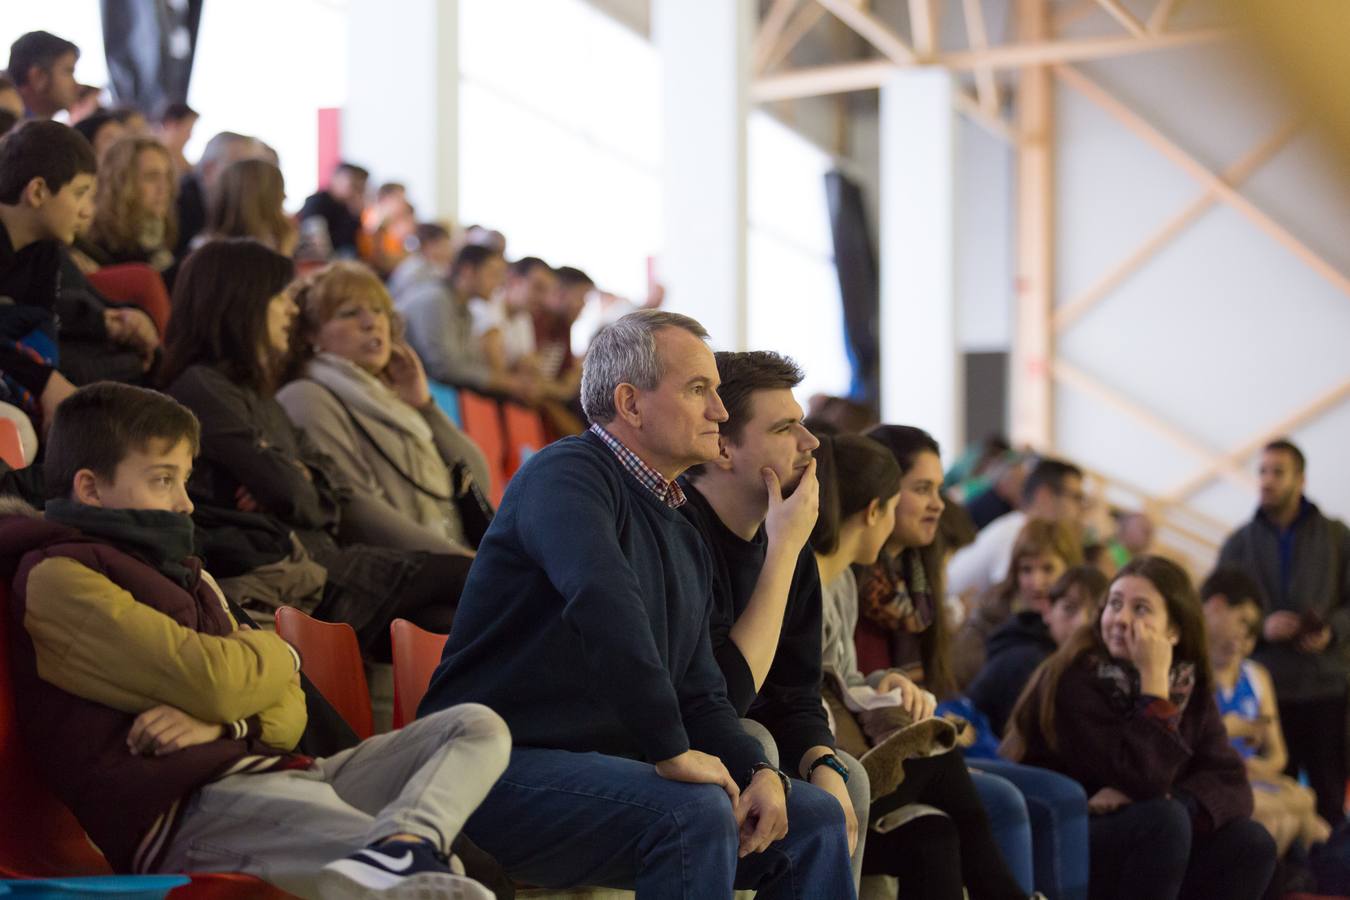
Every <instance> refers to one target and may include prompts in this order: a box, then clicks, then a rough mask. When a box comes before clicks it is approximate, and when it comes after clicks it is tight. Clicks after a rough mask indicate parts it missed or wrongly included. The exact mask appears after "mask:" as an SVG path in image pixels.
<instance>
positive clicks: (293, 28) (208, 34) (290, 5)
mask: <svg viewBox="0 0 1350 900" xmlns="http://www.w3.org/2000/svg"><path fill="white" fill-rule="evenodd" d="M147 2H148V0H147ZM261 22H266V23H267V25H266V27H260V26H259V23H261ZM36 30H43V31H50V32H52V33H53V34H58V35H60V36H61V37H63V38H66V39H67V40H70V41H74V42H75V43H76V44H77V45H79V48H80V60H79V62H78V63H77V64H76V66H75V77H76V79H78V80H79V81H80V83H81V84H92V85H95V86H97V87H106V86H107V84H108V64H107V61H106V60H105V58H104V55H103V22H102V18H101V16H100V14H99V3H98V0H42V2H40V3H36V2H28V3H23V2H18V0H3V14H2V15H0V67H3V66H4V65H6V64H7V63H8V61H9V45H10V44H11V43H13V41H14V39H15V38H17V37H18V36H19V35H21V34H24V33H26V32H29V31H36ZM346 97H347V13H346V10H345V9H344V8H342V7H341V6H339V5H336V4H334V3H332V2H325V0H285V2H276V0H230V2H228V3H218V2H213V3H206V4H204V6H203V8H202V21H201V27H200V29H199V32H198V39H197V56H196V59H195V60H194V62H193V71H192V81H191V83H190V86H189V88H188V102H189V103H190V104H191V105H192V107H193V108H194V109H196V110H197V111H198V112H199V113H201V119H200V120H198V122H197V127H196V129H195V130H194V132H193V136H192V141H191V142H190V143H189V144H188V147H187V156H188V158H189V159H196V158H197V156H198V155H200V153H201V151H202V148H203V147H204V146H205V145H206V142H207V141H208V140H209V139H210V138H211V136H212V135H213V134H215V133H216V132H219V131H238V132H241V133H243V134H251V135H256V136H258V137H260V138H262V139H263V140H264V141H266V142H267V143H268V144H270V145H271V146H272V147H273V148H274V149H275V150H276V151H277V154H278V155H279V156H280V157H281V170H282V172H283V174H284V175H285V176H286V189H287V192H288V195H289V196H288V197H287V200H286V206H287V207H288V208H289V209H291V210H296V209H299V207H300V204H301V203H302V202H303V201H304V199H305V195H307V194H309V193H310V192H312V191H313V190H314V189H315V186H316V184H317V182H318V111H319V109H320V108H322V107H339V106H341V105H342V104H343V102H344V101H345V100H346ZM151 112H153V110H151Z"/></svg>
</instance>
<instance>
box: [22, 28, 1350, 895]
mask: <svg viewBox="0 0 1350 900" xmlns="http://www.w3.org/2000/svg"><path fill="white" fill-rule="evenodd" d="M78 57H79V48H77V47H76V46H75V45H74V44H72V43H70V42H68V41H65V40H63V39H62V38H59V37H57V36H55V35H51V34H48V33H46V32H34V33H31V34H28V35H24V36H23V37H22V38H20V39H19V40H18V41H16V42H15V44H14V46H13V48H12V49H11V54H10V59H9V70H8V74H7V75H6V76H0V133H2V134H3V135H4V136H3V137H0V419H3V421H0V425H4V426H5V427H7V428H9V427H12V429H13V431H14V433H15V434H16V435H17V438H18V446H19V452H20V455H21V457H22V462H25V463H28V465H26V466H25V465H19V464H17V463H16V464H15V465H12V466H11V465H0V493H3V494H4V495H5V496H4V498H3V499H0V503H3V507H0V546H2V547H3V549H0V569H3V571H4V572H5V573H6V580H7V581H8V584H7V585H6V587H7V589H8V593H9V594H10V607H11V608H10V609H9V610H7V611H5V614H7V615H9V616H10V621H11V622H12V623H14V624H15V625H16V626H17V627H14V628H12V629H11V631H13V632H14V635H15V639H14V641H13V643H12V645H11V646H10V647H8V648H5V654H6V655H7V657H8V658H9V660H10V663H11V666H12V668H13V672H14V680H15V685H16V692H17V695H18V696H17V708H18V711H19V715H20V717H21V721H22V723H23V726H24V727H23V734H24V739H25V741H26V742H27V746H28V751H29V753H30V754H31V755H32V757H33V759H34V760H35V762H36V764H37V765H38V767H39V770H40V771H41V772H42V774H43V776H44V777H45V778H46V779H47V782H48V786H49V787H50V788H51V789H52V791H53V792H54V793H55V794H56V795H57V796H58V797H59V798H60V799H61V800H62V801H63V802H65V803H66V804H67V805H69V806H70V807H71V809H72V811H73V812H74V813H75V815H76V817H77V818H78V819H79V821H80V823H81V825H82V826H83V827H84V828H85V829H86V831H87V832H88V833H89V835H90V837H91V839H92V840H93V841H94V842H95V844H96V845H97V846H98V847H99V849H100V850H101V851H102V852H103V853H104V855H105V856H106V857H107V859H108V861H109V863H110V864H111V865H112V866H113V867H114V869H116V870H117V871H119V872H155V871H177V870H183V869H187V868H196V869H203V868H205V869H223V870H230V871H243V872H246V873H249V874H254V875H258V876H259V877H262V878H264V879H266V880H269V881H271V882H273V883H275V884H276V885H278V886H280V887H282V888H284V889H285V890H288V891H291V892H293V893H296V894H299V895H302V896H372V897H373V896H398V895H399V894H397V891H398V890H402V888H403V887H416V888H418V889H422V888H426V889H428V890H433V891H436V890H439V891H442V893H443V895H445V896H456V897H460V896H462V897H490V896H494V894H495V895H496V896H503V895H505V894H509V893H510V891H511V890H512V888H511V886H510V883H509V882H508V881H507V880H505V878H504V877H501V873H502V872H504V873H505V874H506V875H509V876H510V878H512V879H515V880H516V881H518V882H524V883H530V884H534V885H540V886H545V887H559V888H562V887H570V886H579V885H607V886H617V887H627V888H635V889H636V890H637V892H638V895H639V896H640V897H664V896H681V897H689V896H700V897H702V896H719V897H721V896H730V892H731V890H732V888H733V887H735V888H751V889H755V890H757V891H758V893H759V895H760V896H763V897H766V898H772V897H784V898H786V897H794V898H796V897H809V898H824V897H831V898H836V897H838V898H845V897H851V896H854V895H855V894H856V893H857V892H858V891H859V890H860V888H861V889H862V890H863V892H864V894H869V893H870V894H871V895H873V896H881V895H884V894H885V892H886V891H890V896H896V892H898V896H899V897H901V898H924V900H928V898H933V900H958V898H961V897H962V896H963V892H964V896H968V897H970V898H972V900H1003V898H1027V897H1031V896H1048V897H1052V898H1086V897H1089V896H1091V897H1093V898H1099V897H1122V898H1124V897H1145V896H1146V897H1150V898H1171V897H1187V898H1198V897H1219V896H1221V897H1226V898H1239V900H1241V898H1250V900H1257V898H1260V897H1263V896H1269V895H1268V894H1267V893H1266V892H1267V890H1268V886H1269V890H1270V891H1278V890H1281V889H1282V888H1283V887H1291V888H1292V887H1298V886H1306V884H1305V883H1306V881H1307V879H1308V878H1309V877H1310V875H1309V872H1310V871H1311V869H1310V867H1309V865H1308V861H1309V859H1310V854H1314V853H1315V852H1316V850H1317V848H1318V847H1321V846H1323V845H1324V844H1325V842H1327V841H1328V840H1329V839H1330V840H1332V841H1334V840H1335V838H1334V837H1333V836H1332V835H1333V829H1334V828H1335V827H1336V826H1339V825H1341V824H1342V822H1343V821H1344V798H1345V783H1346V761H1345V754H1346V746H1345V725H1346V716H1347V709H1346V705H1347V701H1346V684H1347V674H1348V673H1350V666H1348V665H1347V663H1346V662H1345V660H1346V658H1347V655H1346V653H1345V649H1346V648H1347V647H1350V530H1347V528H1346V526H1345V525H1344V524H1342V523H1341V522H1339V521H1337V520H1334V519H1331V518H1328V517H1326V516H1324V515H1323V514H1322V513H1321V512H1320V511H1319V510H1318V509H1317V507H1316V506H1315V505H1314V504H1313V503H1312V502H1311V501H1310V500H1308V499H1307V498H1306V497H1305V495H1304V474H1305V467H1306V461H1305V459H1304V457H1303V454H1302V453H1301V451H1300V450H1299V449H1298V448H1297V447H1296V446H1295V445H1294V444H1292V443H1290V442H1288V441H1287V440H1279V441H1275V442H1273V443H1271V444H1270V445H1269V446H1267V447H1266V448H1265V450H1264V452H1263V455H1262V462H1261V469H1260V479H1261V497H1260V503H1259V507H1258V511H1257V512H1256V514H1255V516H1254V517H1253V519H1252V521H1251V522H1250V523H1248V524H1246V525H1245V526H1243V527H1242V528H1241V529H1239V530H1238V531H1237V532H1235V533H1234V534H1233V535H1232V536H1231V537H1230V538H1229V540H1228V541H1227V542H1226V543H1225V544H1224V546H1223V548H1222V551H1221V553H1220V555H1219V560H1218V562H1220V563H1222V565H1221V566H1220V567H1219V568H1217V569H1216V571H1215V572H1214V573H1213V575H1211V577H1210V578H1208V579H1207V580H1206V581H1205V582H1204V585H1203V586H1202V588H1201V589H1200V590H1199V591H1197V590H1196V588H1195V587H1194V584H1193V581H1192V576H1191V575H1190V574H1189V573H1188V572H1187V571H1186V570H1185V569H1183V568H1182V566H1180V565H1178V563H1176V562H1174V561H1172V560H1171V559H1169V558H1168V557H1167V555H1166V552H1165V550H1163V549H1162V548H1159V547H1155V546H1154V544H1155V541H1156V539H1157V534H1156V529H1155V526H1154V523H1153V522H1152V520H1151V519H1150V518H1149V516H1147V515H1146V514H1145V513H1144V512H1142V511H1139V510H1115V511H1112V512H1111V513H1109V514H1108V513H1107V512H1106V511H1105V510H1104V509H1103V508H1102V506H1101V504H1100V503H1099V502H1097V501H1094V500H1093V499H1092V498H1090V497H1089V496H1088V494H1087V489H1086V487H1085V475H1084V472H1083V470H1082V469H1081V468H1080V467H1078V466H1077V465H1075V464H1074V463H1072V462H1070V461H1067V460H1061V459H1056V458H1053V457H1049V456H1040V455H1036V454H1032V453H1029V452H1023V451H1020V450H1018V449H1015V448H1012V447H1010V446H1009V445H1008V443H1007V442H1006V441H1002V440H999V439H991V440H990V441H987V442H985V443H984V444H982V445H980V446H978V447H975V448H972V450H971V451H970V452H968V453H967V454H966V455H965V456H963V457H962V459H960V460H958V461H957V462H956V463H954V464H953V465H952V466H951V468H950V469H948V470H947V471H945V472H944V467H943V461H942V456H941V453H942V449H941V448H940V447H939V446H938V444H937V442H936V441H934V440H933V438H932V437H931V436H929V435H928V434H927V433H925V432H924V431H922V430H921V429H919V428H915V427H912V426H906V425H899V424H877V423H876V422H875V421H873V420H871V419H870V415H869V411H868V410H867V409H866V408H865V407H860V406H858V405H857V404H853V403H850V402H848V401H844V400H840V399H836V398H817V400H816V401H814V402H813V403H812V415H811V416H806V415H805V414H804V411H803V409H802V408H801V406H800V405H799V404H798V402H797V400H796V399H795V397H794V394H793V390H794V388H796V387H797V386H798V385H799V384H800V382H801V380H802V372H801V371H800V369H799V368H798V367H797V366H796V365H795V364H794V363H793V362H792V361H791V360H789V359H786V358H784V357H782V356H780V355H778V354H776V353H773V352H770V351H757V352H748V353H746V352H734V353H733V352H720V353H716V354H714V353H713V352H712V351H711V349H710V348H709V347H708V340H709V335H708V334H707V333H706V332H705V331H704V329H703V328H702V326H701V325H699V323H697V322H695V321H693V320H692V319H689V318H687V317H685V316H681V315H679V314H677V313H672V312H666V311H662V310H661V309H659V308H658V307H660V306H661V303H662V296H661V292H660V291H659V289H657V290H654V292H653V296H652V297H649V298H647V300H646V301H645V302H643V303H640V304H637V303H630V302H629V301H626V300H623V299H621V298H617V297H615V296H614V295H612V294H608V293H606V292H603V291H600V290H598V289H597V285H596V284H595V282H594V281H593V280H592V279H591V278H590V277H589V276H588V275H587V274H586V273H585V272H583V271H582V270H580V269H579V268H576V267H573V266H568V265H561V266H555V265H553V264H551V263H549V262H546V261H545V260H543V259H540V258H539V257H536V256H529V255H522V256H518V257H511V256H509V255H508V253H507V239H506V236H504V235H503V234H501V233H500V232H497V231H494V230H491V229H490V228H488V227H484V226H468V227H455V226H454V225H453V224H451V223H445V222H433V221H426V220H423V219H419V217H418V216H417V214H416V210H415V209H414V208H413V206H412V205H411V203H409V201H408V191H407V189H406V188H405V186H404V185H403V184H401V183H397V182H388V183H386V184H383V185H380V186H378V187H377V188H375V189H374V190H372V184H371V174H370V171H369V170H368V169H366V168H365V167H363V166H361V165H357V164H355V163H352V162H343V163H341V164H339V165H338V166H337V167H336V168H335V170H334V171H333V172H331V173H328V180H327V182H326V183H325V184H324V185H323V186H322V187H320V188H319V189H318V190H317V191H315V192H314V193H313V194H312V195H310V196H309V197H308V198H307V199H306V200H305V201H304V204H303V206H302V207H301V209H300V211H299V214H298V215H294V216H293V215H291V214H289V213H287V211H286V210H285V206H284V201H285V198H286V186H285V184H284V181H283V178H282V174H281V170H280V168H279V167H278V159H277V155H276V153H275V151H273V150H272V148H271V147H269V146H268V145H267V144H266V143H265V142H264V141H263V140H262V139H261V138H259V137H254V136H250V135H244V134H238V133H234V132H221V133H220V134H217V135H215V136H214V137H213V138H211V139H210V141H208V142H207V143H206V145H205V149H204V151H203V153H202V155H201V157H200V159H198V160H196V161H191V160H189V159H188V158H187V157H186V155H185V148H186V146H187V143H188V141H189V138H190V136H191V134H192V130H193V127H194V124H195V122H196V119H197V113H196V112H195V111H194V110H192V109H191V108H190V107H188V106H187V105H186V104H184V103H175V104H171V105H169V106H167V107H166V108H164V109H163V110H158V111H154V114H153V115H150V116H147V115H145V114H143V113H141V112H139V111H135V110H130V109H123V108H103V107H101V106H100V105H99V102H98V100H99V93H98V92H97V91H95V92H94V93H93V94H92V95H91V94H90V93H89V92H88V91H85V90H84V89H83V88H82V86H80V85H79V84H78V83H77V82H76V80H75V77H74V71H75V65H76V61H77V60H78ZM91 98H92V99H91ZM57 116H61V117H64V118H65V119H66V121H67V122H69V123H70V124H66V123H63V122H59V121H56V120H55V119H54V117H57ZM586 315H589V316H590V317H591V318H592V319H594V324H595V326H596V327H597V328H598V332H597V333H596V334H595V337H594V340H591V339H590V338H591V334H590V333H586V334H584V335H582V336H581V337H579V336H578V334H577V333H574V332H580V331H581V328H580V327H579V326H578V322H579V321H581V320H583V318H585V316H586ZM600 326H603V327H600ZM447 389H448V390H449V391H450V392H451V393H452V394H453V392H454V391H460V392H463V393H464V394H469V393H473V394H478V395H481V396H483V397H486V398H489V399H490V400H492V401H495V402H499V403H502V404H509V405H515V406H523V407H525V408H527V409H529V410H531V411H533V413H535V414H537V415H538V416H539V419H540V421H541V423H543V425H544V427H545V428H546V429H547V432H548V434H549V437H550V438H551V439H552V440H553V443H551V444H550V445H549V446H548V447H546V448H544V449H542V450H539V451H538V452H536V453H535V454H534V456H533V457H532V458H530V459H529V460H528V461H526V462H525V463H524V465H523V466H521V468H520V469H519V470H518V471H517V472H516V473H515V474H514V476H513V477H512V479H511V481H510V484H509V487H508V488H507V489H506V490H505V493H504V496H503V499H502V502H501V504H500V508H498V509H496V510H492V509H491V508H482V507H481V502H480V503H479V504H478V506H476V507H475V508H476V509H477V512H476V513H474V514H470V513H468V512H466V506H465V503H464V501H465V500H466V498H479V499H480V500H481V497H482V495H483V492H484V491H485V490H487V489H489V488H491V487H496V488H499V489H500V488H501V487H502V486H501V485H495V486H494V485H491V483H490V482H491V479H492V478H493V477H494V474H493V473H494V471H496V470H495V469H494V468H493V466H490V465H489V461H488V459H487V457H485V455H484V449H485V448H481V447H479V446H478V445H476V444H475V442H474V440H473V439H472V438H471V436H470V435H469V434H466V432H465V431H464V430H462V429H461V428H460V427H459V426H458V425H457V424H456V422H455V411H454V410H453V409H452V408H450V407H449V406H447V405H446V402H445V401H444V400H443V399H442V398H443V397H444V396H445V393H444V392H445V391H446V390H447ZM498 495H501V492H500V490H499V491H498ZM38 510H41V512H38ZM208 572H209V573H210V574H209V575H208V574H207V573H208ZM281 607H295V608H298V609H300V610H301V611H303V612H305V613H308V614H310V615H312V616H313V617H315V618H318V619H321V620H327V621H332V622H343V623H346V624H348V625H350V626H351V627H352V628H353V629H354V631H355V633H356V635H357V639H358V642H359V645H360V648H361V651H362V654H363V655H364V656H365V658H366V659H367V660H368V661H370V662H372V663H380V662H387V661H388V660H389V659H390V655H391V646H390V637H389V635H390V624H391V622H392V621H393V620H395V619H399V618H402V619H407V620H410V621H411V622H413V623H414V624H416V625H418V626H420V627H421V628H423V629H425V630H427V631H431V632H435V633H439V634H448V635H449V639H448V642H447V644H446V649H445V652H444V656H443V658H442V661H441V664H440V666H439V668H438V669H437V670H436V673H435V675H434V676H433V677H432V680H431V684H430V686H429V689H428V691H427V694H426V697H425V699H424V700H423V702H422V704H421V709H420V713H421V715H420V717H419V718H418V719H417V720H416V721H415V722H413V723H411V724H409V725H407V726H405V727H404V728H402V729H399V730H398V731H394V732H389V733H386V734H382V735H378V736H376V737H374V738H370V739H368V740H367V741H364V742H361V743H356V742H355V741H354V740H353V739H348V738H347V737H344V736H342V735H336V736H335V735H333V734H331V733H324V734H319V733H318V727H319V724H320V723H322V722H324V721H327V719H326V718H325V716H324V715H322V714H321V713H322V711H323V709H324V707H325V705H326V704H325V702H324V699H323V697H322V695H321V693H320V692H318V691H317V690H315V689H314V687H313V686H312V685H310V684H309V683H308V682H307V681H306V680H304V679H302V678H301V673H302V671H303V660H302V659H301V658H300V656H299V655H298V654H297V653H296V651H295V650H294V648H292V647H291V646H290V645H288V644H287V643H285V642H284V641H282V640H281V639H280V638H278V637H277V636H276V635H275V633H274V631H273V630H272V629H271V623H272V620H273V617H274V616H275V614H276V612H277V610H278V609H280V608H281ZM258 626H261V627H258ZM297 747H303V748H305V751H306V752H300V751H299V750H297ZM128 749H129V750H130V751H131V752H130V753H129V754H128V752H127V750H128ZM1300 773H1301V774H1302V775H1303V776H1304V778H1305V782H1306V784H1300V783H1299V782H1298V781H1297V780H1296V779H1297V777H1298V776H1299V775H1300ZM499 776H500V777H499ZM6 814H14V813H13V812H12V811H7V812H6ZM789 825H790V826H791V827H789ZM483 851H485V852H486V855H484V853H483ZM452 854H453V855H454V856H456V859H459V858H464V859H472V860H475V861H476V862H475V863H474V865H473V867H472V871H470V873H469V874H467V875H466V874H465V873H464V870H463V867H462V866H460V865H458V863H457V861H456V860H451V859H450V858H449V857H450V856H451V855H452ZM1277 859H1278V860H1279V861H1280V862H1279V867H1278V869H1277ZM471 876H472V877H471ZM864 876H882V878H880V879H877V878H872V877H866V878H864ZM886 879H890V880H889V881H888V880H886ZM1300 879H1302V881H1300ZM485 883H491V884H493V887H492V888H491V889H489V888H487V887H484V886H483V885H484V884H485ZM456 891H457V892H458V893H454V892H456ZM385 892H389V893H385ZM877 892H881V893H877Z"/></svg>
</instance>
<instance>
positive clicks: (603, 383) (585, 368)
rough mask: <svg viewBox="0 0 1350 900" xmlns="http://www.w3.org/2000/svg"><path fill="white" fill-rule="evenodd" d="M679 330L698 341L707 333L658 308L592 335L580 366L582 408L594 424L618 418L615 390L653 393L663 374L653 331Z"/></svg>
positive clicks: (681, 317) (627, 318)
mask: <svg viewBox="0 0 1350 900" xmlns="http://www.w3.org/2000/svg"><path fill="white" fill-rule="evenodd" d="M662 328H682V329H684V330H685V331H687V332H689V333H690V334H692V335H693V336H694V337H696V338H698V339H699V340H701V341H706V340H707V339H708V332H707V330H706V329H705V328H704V327H703V326H702V325H700V324H699V323H698V322H696V321H695V320H693V319H691V318H689V317H688V316H682V315H680V314H679V313H673V312H664V311H662V310H659V309H641V310H638V311H637V312H631V313H629V314H628V315H626V316H624V317H623V318H622V319H620V320H619V321H617V322H615V323H614V324H612V325H609V326H607V327H605V328H604V329H603V330H602V331H601V332H600V333H599V334H597V335H596V336H595V340H594V341H592V342H591V346H590V349H589V350H587V351H586V360H585V362H583V363H582V366H581V408H582V409H583V410H584V411H585V413H586V418H587V419H589V420H590V421H591V422H593V423H598V424H600V425H606V424H608V423H610V422H613V421H614V419H615V418H617V417H618V415H619V411H618V409H616V408H615V406H614V389H615V388H617V387H618V386H619V385H621V384H631V385H632V386H633V387H635V388H637V389H638V390H642V391H650V390H655V389H656V386H657V385H658V384H660V383H661V378H662V376H663V375H664V374H665V372H664V371H662V368H661V357H660V356H659V355H658V354H657V352H656V332H658V331H660V330H661V329H662Z"/></svg>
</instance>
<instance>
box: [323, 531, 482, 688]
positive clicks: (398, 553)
mask: <svg viewBox="0 0 1350 900" xmlns="http://www.w3.org/2000/svg"><path fill="white" fill-rule="evenodd" d="M341 552H342V554H343V555H344V556H345V557H346V558H347V559H348V560H353V561H355V562H356V565H353V566H351V568H362V569H369V570H370V571H369V572H368V573H365V575H366V577H362V578H343V579H341V580H333V579H331V578H330V581H329V583H328V586H327V587H326V588H325V590H324V597H323V600H321V601H320V602H319V605H318V606H317V607H316V608H315V610H314V618H316V619H323V620H324V621H327V622H346V623H347V624H348V625H351V626H352V628H353V629H355V630H356V638H357V641H358V642H359V643H360V644H361V652H362V653H363V654H365V655H366V656H367V657H370V658H371V659H374V660H375V661H376V662H389V659H390V646H389V624H390V623H391V622H393V621H394V620H395V619H407V620H409V621H410V622H412V623H413V624H414V625H416V626H418V627H419V628H424V629H426V630H427V631H434V632H436V633H438V634H449V633H450V625H451V623H452V622H453V621H454V619H455V608H456V607H457V606H459V595H460V593H461V592H462V591H463V590H464V582H465V581H466V580H467V579H468V577H469V566H470V565H471V564H472V563H473V560H472V559H470V558H468V557H466V556H453V555H451V554H448V553H424V552H420V551H416V552H414V551H403V550H389V549H387V548H384V547H369V546H366V545H364V544H349V545H348V546H346V547H343V548H342V551H341ZM362 560H366V561H369V562H372V563H373V564H372V565H369V566H361V565H360V562H361V561H362ZM376 564H378V565H376ZM381 566H382V567H381ZM333 571H334V569H333V567H331V566H330V567H329V572H330V574H331V573H332V572H333ZM377 573H384V574H385V575H386V580H385V583H384V585H383V587H382V589H376V588H375V587H374V584H373V583H372V582H373V576H376V575H377ZM344 574H346V573H344Z"/></svg>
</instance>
